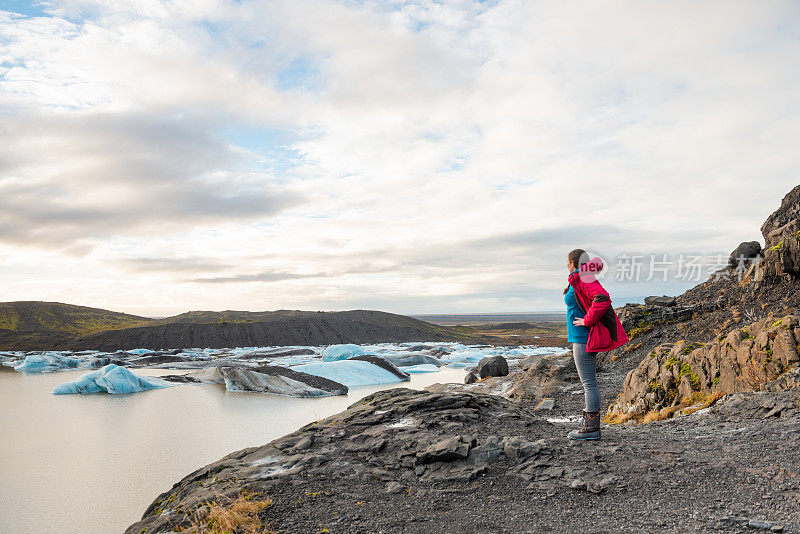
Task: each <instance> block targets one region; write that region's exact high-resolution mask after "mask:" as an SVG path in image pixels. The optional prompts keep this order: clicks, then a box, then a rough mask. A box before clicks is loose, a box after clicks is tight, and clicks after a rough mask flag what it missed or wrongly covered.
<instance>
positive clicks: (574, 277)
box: [568, 258, 628, 352]
mask: <svg viewBox="0 0 800 534" xmlns="http://www.w3.org/2000/svg"><path fill="white" fill-rule="evenodd" d="M602 270H603V261H602V260H601V259H600V258H592V259H591V260H589V262H588V263H586V264H584V265H583V266H581V270H580V272H574V273H572V274H570V275H569V278H568V281H569V285H571V286H572V288H573V289H574V290H575V300H576V301H577V302H578V306H579V307H580V308H581V309H582V310H583V311H584V313H585V315H584V316H583V323H584V324H585V325H586V326H588V327H589V340H588V341H587V342H586V352H605V351H609V350H612V349H616V348H617V347H621V346H622V345H624V344H625V343H627V342H628V336H627V334H626V333H625V330H624V329H623V328H622V323H620V322H619V318H618V317H617V314H616V313H615V312H614V308H613V307H612V306H611V296H610V295H609V294H608V291H606V290H605V288H604V287H603V286H601V285H600V282H598V281H597V278H595V276H594V274H593V273H599V272H600V271H602Z"/></svg>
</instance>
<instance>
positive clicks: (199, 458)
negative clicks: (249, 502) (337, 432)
mask: <svg viewBox="0 0 800 534" xmlns="http://www.w3.org/2000/svg"><path fill="white" fill-rule="evenodd" d="M413 345H415V344H401V345H392V344H380V345H364V346H362V347H363V348H364V350H365V352H367V353H368V354H378V355H385V356H387V357H390V356H398V355H399V356H403V355H409V354H415V351H412V350H410V349H411V348H413ZM446 345H448V346H447V347H446V349H447V350H448V351H449V352H448V353H447V354H442V355H440V357H441V363H442V364H444V365H443V366H441V367H439V368H438V370H434V369H432V367H435V366H426V367H425V370H426V371H428V372H416V373H411V381H410V382H394V383H389V384H378V385H372V386H354V387H351V388H350V391H349V394H348V395H344V396H334V397H324V398H293V397H284V396H278V395H271V394H264V393H254V392H236V391H228V390H226V389H225V387H224V386H222V385H215V384H177V385H176V387H169V388H165V389H155V390H150V391H144V392H141V393H133V394H117V395H110V394H108V393H93V394H83V395H53V394H52V393H51V392H52V391H53V390H54V388H55V387H56V386H58V385H59V384H62V383H65V382H69V381H71V380H74V379H77V378H79V377H80V376H81V375H83V374H85V373H86V372H87V370H91V367H90V366H91V363H90V362H91V361H92V360H94V359H98V358H106V357H111V358H113V357H116V358H117V359H118V360H119V358H120V357H121V355H120V353H117V354H116V356H115V355H103V354H97V353H77V354H74V355H73V354H60V356H63V357H64V358H74V359H77V360H78V363H77V365H75V366H74V367H73V362H71V361H70V362H69V365H67V366H52V365H50V366H49V367H48V366H46V365H45V366H42V367H43V368H42V370H41V371H40V372H21V371H22V370H20V371H15V370H14V366H15V364H16V365H20V364H21V363H23V362H24V359H25V355H23V354H21V353H3V354H2V355H0V406H2V412H3V417H2V419H0V420H2V422H3V425H4V427H3V436H4V439H3V440H2V441H0V463H1V465H3V466H4V468H3V470H4V476H3V478H4V480H3V483H2V484H0V532H16V533H28V532H30V533H34V532H36V533H40V532H49V533H56V534H57V533H61V532H63V533H67V532H69V533H72V532H84V533H88V534H92V533H108V532H121V531H122V530H124V529H125V528H126V527H127V526H128V525H129V524H131V523H133V522H134V521H136V520H138V519H139V517H140V516H141V514H142V512H143V511H144V510H145V508H146V507H147V506H148V505H149V504H150V503H151V502H152V500H153V499H155V498H156V497H157V496H158V494H160V493H161V492H163V491H165V490H167V489H169V488H170V487H171V486H172V484H173V483H174V482H177V481H178V480H180V479H181V478H183V477H184V476H185V475H187V474H189V473H190V472H192V471H193V470H195V469H197V468H199V467H202V466H204V465H207V464H208V463H211V462H213V461H216V460H218V459H219V458H221V457H222V456H225V455H226V454H228V453H230V452H233V451H235V450H239V449H242V448H245V447H250V446H254V445H261V444H264V443H267V442H269V441H271V440H272V439H275V438H277V437H280V436H282V435H284V434H287V433H289V432H292V431H294V430H296V429H297V428H299V427H300V426H302V425H304V424H307V423H309V422H311V421H315V420H318V419H321V418H324V417H327V416H329V415H332V414H334V413H337V412H340V411H342V410H344V409H345V408H346V407H347V406H349V405H350V404H352V403H354V402H356V401H358V400H359V399H360V398H362V397H364V396H366V395H369V394H371V393H374V392H376V391H380V390H383V389H387V388H391V387H410V388H415V389H420V388H424V387H426V386H428V385H430V384H434V383H437V382H463V379H464V376H465V371H464V369H463V368H464V367H466V366H468V365H474V363H477V361H478V360H480V358H482V357H485V356H491V355H495V354H505V355H507V356H508V357H509V358H521V357H526V356H529V355H535V354H544V353H550V352H554V351H561V350H563V349H557V348H546V347H545V348H543V347H536V348H525V349H508V348H504V347H467V346H463V345H459V344H446ZM436 346H437V347H438V346H441V344H437V345H436ZM296 349H297V348H295V347H289V348H277V347H271V348H252V347H251V348H248V349H233V350H228V351H221V350H215V351H209V350H199V349H196V350H193V351H184V352H185V353H187V354H190V357H187V358H186V360H187V361H175V362H171V363H162V364H157V365H158V366H159V367H161V368H156V367H154V366H153V365H148V366H143V367H138V365H139V364H133V365H132V367H133V368H135V374H136V375H139V376H142V377H159V376H164V375H169V374H176V373H177V374H180V373H185V372H187V370H190V369H197V368H198V367H201V366H205V365H207V364H208V363H209V361H211V360H219V359H225V358H231V357H232V355H235V357H236V359H240V358H241V357H242V356H243V355H247V356H249V359H250V360H251V361H252V360H253V359H255V360H258V357H259V355H260V354H264V355H267V356H266V357H268V358H269V360H268V361H269V363H270V364H272V365H274V364H278V365H287V366H288V365H303V364H310V363H317V362H321V361H322V352H323V347H310V348H308V350H306V351H304V352H309V353H308V354H301V355H297V354H293V355H289V356H278V357H269V356H268V355H270V354H282V353H285V352H286V351H287V350H289V351H292V350H294V351H295V352H297V350H296ZM416 353H417V354H419V351H416ZM41 354H42V355H44V354H45V353H44V352H42V353H41ZM127 354H131V355H133V356H136V357H148V355H152V354H154V353H153V352H152V351H145V350H140V351H127ZM30 355H31V354H28V356H30ZM49 355H50V356H51V357H52V356H59V354H52V353H51V354H49ZM244 359H248V358H244ZM32 361H36V358H34V359H33V360H32ZM409 361H414V360H413V359H410V360H409ZM261 363H262V364H263V363H264V362H261ZM199 364H205V365H199ZM45 368H47V369H46V370H45ZM176 369H177V370H176ZM401 369H402V367H401ZM409 370H411V369H410V368H409ZM28 371H30V369H28Z"/></svg>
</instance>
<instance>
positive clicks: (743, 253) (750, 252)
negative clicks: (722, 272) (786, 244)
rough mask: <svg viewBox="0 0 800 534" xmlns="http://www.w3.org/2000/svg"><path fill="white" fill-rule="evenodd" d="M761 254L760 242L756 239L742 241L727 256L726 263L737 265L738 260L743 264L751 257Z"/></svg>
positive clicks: (731, 265)
mask: <svg viewBox="0 0 800 534" xmlns="http://www.w3.org/2000/svg"><path fill="white" fill-rule="evenodd" d="M759 254H761V243H760V242H758V241H744V242H743V243H740V244H739V246H738V247H736V248H735V249H733V252H731V255H730V256H728V265H729V266H730V267H734V268H736V267H738V266H739V265H740V262H742V263H743V264H744V263H746V262H747V260H750V259H753V258H755V257H756V256H758V255H759Z"/></svg>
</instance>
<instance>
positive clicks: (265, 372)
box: [170, 365, 347, 397]
mask: <svg viewBox="0 0 800 534" xmlns="http://www.w3.org/2000/svg"><path fill="white" fill-rule="evenodd" d="M187 377H188V378H190V379H192V380H193V381H198V382H205V383H211V384H225V389H227V390H228V391H256V392H259V393H274V394H276V395H286V396H289V397H329V396H331V395H347V386H345V385H343V384H339V383H337V382H334V381H332V380H328V379H326V378H323V377H319V376H315V375H310V374H307V373H301V372H298V371H295V370H293V369H288V368H286V367H280V366H277V365H264V366H261V367H257V368H246V367H233V366H230V367H229V366H221V367H212V368H207V369H200V370H198V371H193V372H191V373H187V374H186V375H183V378H184V379H185V378H187ZM176 378H177V377H170V379H172V380H174V379H176Z"/></svg>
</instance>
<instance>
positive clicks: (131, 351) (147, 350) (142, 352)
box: [125, 349, 153, 356]
mask: <svg viewBox="0 0 800 534" xmlns="http://www.w3.org/2000/svg"><path fill="white" fill-rule="evenodd" d="M125 352H129V353H131V354H138V355H140V356H141V355H142V354H150V353H151V352H153V351H152V350H150V349H133V350H126V351H125Z"/></svg>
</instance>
